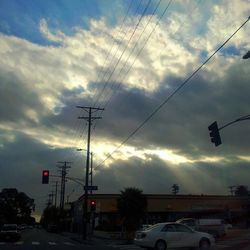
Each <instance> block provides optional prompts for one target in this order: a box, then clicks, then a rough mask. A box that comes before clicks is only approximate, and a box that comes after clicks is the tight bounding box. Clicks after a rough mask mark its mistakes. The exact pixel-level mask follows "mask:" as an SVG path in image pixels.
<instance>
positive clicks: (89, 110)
mask: <svg viewBox="0 0 250 250" xmlns="http://www.w3.org/2000/svg"><path fill="white" fill-rule="evenodd" d="M77 108H81V109H83V110H85V111H86V112H87V113H88V116H87V117H78V119H84V120H87V121H88V142H87V143H88V144H87V159H86V175H85V176H86V177H85V189H84V204H83V239H84V240H86V239H87V230H88V223H89V221H88V186H89V155H90V133H91V125H92V121H93V120H96V119H101V117H93V116H92V113H94V112H97V111H100V110H104V109H101V108H94V107H82V106H77Z"/></svg>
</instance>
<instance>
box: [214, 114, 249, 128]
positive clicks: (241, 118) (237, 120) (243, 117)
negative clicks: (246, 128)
mask: <svg viewBox="0 0 250 250" xmlns="http://www.w3.org/2000/svg"><path fill="white" fill-rule="evenodd" d="M245 120H250V115H246V116H242V117H240V118H238V119H236V120H234V121H232V122H229V123H227V124H226V125H224V126H222V127H220V128H218V130H222V129H223V128H225V127H228V126H229V125H232V124H234V123H236V122H241V121H245Z"/></svg>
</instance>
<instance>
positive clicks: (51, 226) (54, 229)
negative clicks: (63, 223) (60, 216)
mask: <svg viewBox="0 0 250 250" xmlns="http://www.w3.org/2000/svg"><path fill="white" fill-rule="evenodd" d="M58 231H59V228H58V226H57V225H56V224H48V227H47V232H50V233H57V232H58Z"/></svg>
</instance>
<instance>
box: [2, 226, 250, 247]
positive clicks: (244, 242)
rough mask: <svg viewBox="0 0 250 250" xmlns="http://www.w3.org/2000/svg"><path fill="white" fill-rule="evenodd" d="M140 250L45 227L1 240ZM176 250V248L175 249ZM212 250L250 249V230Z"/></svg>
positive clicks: (6, 244)
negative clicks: (17, 238)
mask: <svg viewBox="0 0 250 250" xmlns="http://www.w3.org/2000/svg"><path fill="white" fill-rule="evenodd" d="M78 249H81V250H112V249H113V250H139V249H142V248H140V247H138V246H135V245H134V244H126V243H125V242H124V241H121V240H110V239H100V238H95V237H93V238H92V240H91V241H87V242H84V241H83V240H81V236H80V235H76V234H70V233H61V234H56V233H48V232H46V231H45V230H43V229H28V230H25V231H23V232H22V237H21V239H20V240H19V241H17V242H0V250H78ZM173 250H174V249H173ZM212 250H250V230H245V231H231V232H230V233H229V234H228V235H227V236H226V237H224V238H221V239H219V240H217V241H216V246H215V247H214V248H213V249H212Z"/></svg>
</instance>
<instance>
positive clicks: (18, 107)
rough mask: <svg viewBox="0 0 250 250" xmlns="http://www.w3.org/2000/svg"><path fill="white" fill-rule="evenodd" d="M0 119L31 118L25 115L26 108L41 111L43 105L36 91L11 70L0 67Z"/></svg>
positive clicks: (16, 119) (19, 119)
mask: <svg viewBox="0 0 250 250" xmlns="http://www.w3.org/2000/svg"><path fill="white" fill-rule="evenodd" d="M0 100H1V105H0V114H1V116H0V120H1V122H4V121H5V122H6V121H12V122H13V121H15V122H17V121H21V120H29V121H30V122H31V120H30V119H29V118H28V117H27V114H26V111H27V109H28V108H29V109H32V110H36V111H37V112H42V111H43V105H42V103H41V102H40V100H39V97H38V95H37V93H35V92H34V91H33V90H32V89H30V88H29V87H28V86H27V85H26V84H25V82H24V80H22V79H20V78H19V77H17V76H16V74H15V72H13V71H5V70H4V69H1V68H0Z"/></svg>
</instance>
